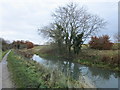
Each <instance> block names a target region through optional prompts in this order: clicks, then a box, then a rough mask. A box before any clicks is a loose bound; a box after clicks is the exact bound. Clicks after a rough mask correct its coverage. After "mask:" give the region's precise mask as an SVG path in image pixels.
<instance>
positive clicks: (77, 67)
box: [32, 54, 120, 88]
mask: <svg viewBox="0 0 120 90" xmlns="http://www.w3.org/2000/svg"><path fill="white" fill-rule="evenodd" d="M32 59H33V60H35V61H37V62H39V63H41V64H43V65H44V66H46V67H48V68H50V69H56V70H57V69H58V70H60V71H61V72H63V73H64V74H65V75H66V76H70V77H72V78H73V79H75V80H78V78H79V76H80V75H82V76H83V77H87V80H89V81H90V82H92V83H93V84H94V86H95V87H97V88H118V87H119V83H118V82H119V80H120V77H119V76H118V73H117V72H113V71H110V70H107V69H102V68H96V67H88V66H85V65H81V64H78V63H74V62H70V61H67V60H51V59H44V58H41V57H39V56H38V55H36V54H34V55H33V57H32Z"/></svg>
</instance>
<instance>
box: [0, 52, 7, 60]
mask: <svg viewBox="0 0 120 90" xmlns="http://www.w3.org/2000/svg"><path fill="white" fill-rule="evenodd" d="M7 52H8V50H6V51H4V52H3V51H2V50H0V62H1V61H2V58H3V57H4V56H5V54H6V53H7Z"/></svg>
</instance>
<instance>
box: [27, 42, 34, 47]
mask: <svg viewBox="0 0 120 90" xmlns="http://www.w3.org/2000/svg"><path fill="white" fill-rule="evenodd" d="M26 45H27V49H30V48H33V47H34V44H33V43H32V42H26Z"/></svg>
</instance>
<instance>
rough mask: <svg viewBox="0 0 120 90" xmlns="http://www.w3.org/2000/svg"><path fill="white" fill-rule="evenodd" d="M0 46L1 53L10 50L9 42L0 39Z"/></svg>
mask: <svg viewBox="0 0 120 90" xmlns="http://www.w3.org/2000/svg"><path fill="white" fill-rule="evenodd" d="M0 44H1V47H2V51H6V50H8V49H10V41H8V40H5V39H4V38H0Z"/></svg>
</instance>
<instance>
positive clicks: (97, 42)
mask: <svg viewBox="0 0 120 90" xmlns="http://www.w3.org/2000/svg"><path fill="white" fill-rule="evenodd" d="M109 39H110V37H109V36H108V35H103V36H100V37H96V36H94V37H91V41H90V42H89V45H90V48H92V49H99V50H109V49H111V48H112V46H113V43H112V42H110V40H109Z"/></svg>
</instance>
